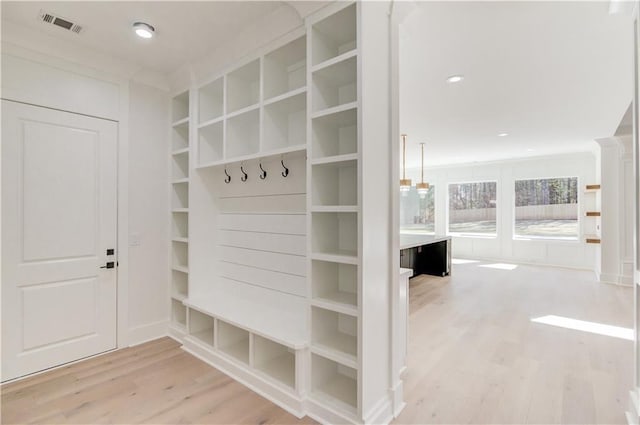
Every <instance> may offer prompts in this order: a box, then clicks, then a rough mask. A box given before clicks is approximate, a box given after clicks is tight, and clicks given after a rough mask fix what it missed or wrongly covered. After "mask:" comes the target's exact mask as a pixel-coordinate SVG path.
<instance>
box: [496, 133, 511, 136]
mask: <svg viewBox="0 0 640 425" xmlns="http://www.w3.org/2000/svg"><path fill="white" fill-rule="evenodd" d="M508 135H509V133H498V137H507V136H508Z"/></svg>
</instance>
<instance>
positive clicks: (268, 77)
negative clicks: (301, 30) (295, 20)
mask: <svg viewBox="0 0 640 425" xmlns="http://www.w3.org/2000/svg"><path fill="white" fill-rule="evenodd" d="M263 66H264V97H265V99H270V98H273V97H276V96H279V95H281V94H283V93H286V92H289V91H291V90H295V89H298V88H300V87H304V86H305V85H306V79H307V39H306V36H302V37H299V38H297V39H295V40H293V41H291V42H289V43H287V44H285V45H284V46H282V47H280V48H278V49H276V50H274V51H273V52H271V53H268V54H267V55H265V57H264V65H263Z"/></svg>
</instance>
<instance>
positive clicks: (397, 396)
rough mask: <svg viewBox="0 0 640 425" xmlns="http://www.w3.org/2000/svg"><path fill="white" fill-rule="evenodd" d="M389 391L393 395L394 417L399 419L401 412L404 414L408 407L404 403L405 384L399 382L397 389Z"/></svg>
mask: <svg viewBox="0 0 640 425" xmlns="http://www.w3.org/2000/svg"><path fill="white" fill-rule="evenodd" d="M401 374H402V373H401ZM389 391H390V393H391V394H390V397H391V400H392V401H393V417H394V418H397V417H398V416H399V415H400V412H402V410H403V409H404V408H405V406H406V405H407V403H405V402H404V382H403V381H399V382H398V383H397V384H396V385H395V387H393V388H391V389H390V390H389Z"/></svg>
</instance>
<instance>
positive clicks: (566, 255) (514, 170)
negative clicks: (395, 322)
mask: <svg viewBox="0 0 640 425" xmlns="http://www.w3.org/2000/svg"><path fill="white" fill-rule="evenodd" d="M574 176H575V177H578V185H579V192H578V196H579V198H580V197H581V195H582V192H583V189H584V186H585V185H586V184H590V183H596V182H597V181H596V162H595V156H594V155H593V154H592V153H590V152H589V153H587V152H585V153H575V154H567V155H557V156H551V157H540V158H530V159H522V160H512V161H499V162H487V163H475V164H469V165H462V166H454V167H439V168H431V169H426V170H425V181H428V182H429V184H431V185H434V186H435V191H436V193H435V210H436V211H435V229H436V233H437V234H446V232H447V209H448V197H447V193H448V184H449V183H456V182H460V183H461V182H474V181H485V180H487V181H497V182H498V188H497V190H498V199H497V203H498V212H497V229H498V231H497V233H498V235H497V237H470V236H464V237H459V236H454V237H453V255H454V256H459V257H468V258H479V259H487V260H496V261H511V262H521V263H533V264H545V265H554V266H564V267H574V268H580V269H589V270H593V269H594V267H595V252H596V248H595V247H594V246H593V245H589V244H586V243H585V242H584V238H583V237H582V236H583V234H584V233H585V230H584V229H585V227H586V225H585V222H584V212H585V211H586V209H585V205H584V203H582V202H580V201H579V223H580V238H579V239H578V240H577V241H560V240H540V239H536V240H524V239H514V237H513V218H514V217H513V211H514V181H515V180H520V179H534V178H550V177H574ZM407 177H408V178H411V179H413V182H414V184H415V183H416V182H419V181H420V169H411V170H407Z"/></svg>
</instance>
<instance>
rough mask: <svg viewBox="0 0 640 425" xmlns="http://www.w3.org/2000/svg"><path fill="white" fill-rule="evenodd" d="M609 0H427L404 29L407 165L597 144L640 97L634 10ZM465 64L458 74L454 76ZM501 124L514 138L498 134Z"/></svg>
mask: <svg viewBox="0 0 640 425" xmlns="http://www.w3.org/2000/svg"><path fill="white" fill-rule="evenodd" d="M608 9H609V3H608V2H424V3H418V5H417V7H416V8H415V10H414V12H413V13H412V14H411V15H410V16H409V17H408V18H407V19H406V20H405V22H404V24H403V27H402V29H401V46H400V55H401V56H400V79H401V82H400V124H401V132H404V133H407V134H408V144H409V146H408V147H407V151H408V157H407V167H409V168H412V167H419V166H420V147H419V144H418V143H419V142H422V141H424V142H426V145H425V151H426V152H425V163H426V165H428V166H429V165H431V166H435V165H444V164H451V163H468V162H475V161H489V160H500V159H507V158H517V157H527V156H540V155H548V154H555V153H564V152H574V151H586V150H590V149H591V147H592V144H593V142H592V141H593V140H594V139H595V138H600V137H607V136H612V135H613V134H614V133H615V131H616V128H617V126H618V124H619V123H620V121H621V119H622V117H623V115H624V113H625V111H626V110H627V107H628V106H629V103H630V102H631V97H632V51H633V50H632V49H633V45H632V40H633V38H632V20H631V18H630V17H629V16H621V15H609V13H608ZM453 74H464V76H465V79H464V80H463V81H462V82H461V83H458V84H448V83H446V82H445V79H446V77H447V76H450V75H453ZM501 132H507V133H509V136H507V137H498V136H497V135H498V134H499V133H501Z"/></svg>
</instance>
